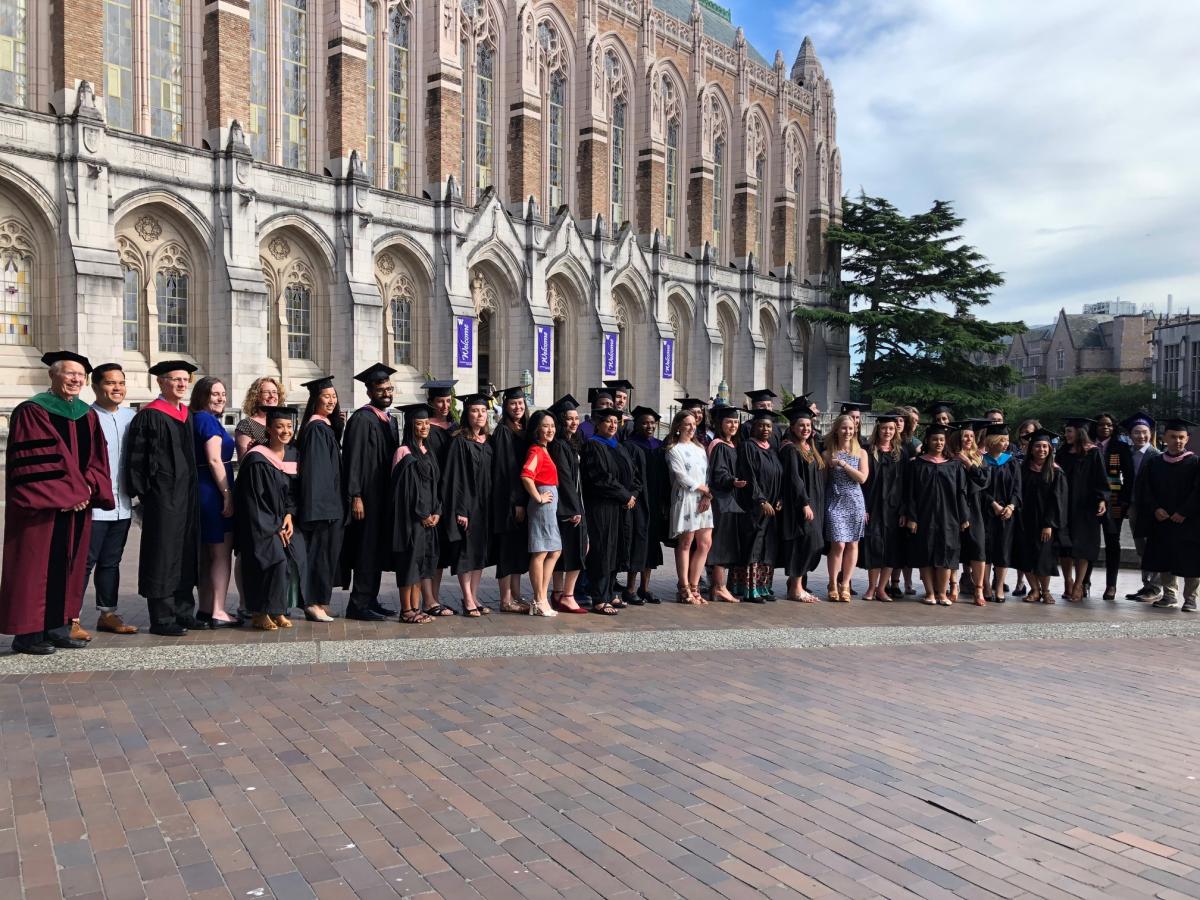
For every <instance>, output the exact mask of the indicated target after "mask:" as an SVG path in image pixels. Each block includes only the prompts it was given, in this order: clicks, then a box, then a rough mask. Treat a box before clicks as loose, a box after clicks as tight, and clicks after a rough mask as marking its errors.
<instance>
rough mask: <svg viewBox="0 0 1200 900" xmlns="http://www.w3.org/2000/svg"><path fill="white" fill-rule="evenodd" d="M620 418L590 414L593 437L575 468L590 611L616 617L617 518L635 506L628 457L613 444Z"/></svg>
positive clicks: (611, 411)
mask: <svg viewBox="0 0 1200 900" xmlns="http://www.w3.org/2000/svg"><path fill="white" fill-rule="evenodd" d="M620 415H621V414H620V413H618V412H617V411H616V410H615V409H612V408H611V407H608V408H604V409H593V410H592V419H591V421H592V424H593V425H594V426H595V433H594V434H593V435H592V436H591V437H590V438H588V440H587V441H586V442H585V443H584V445H583V454H582V460H581V461H580V469H581V472H582V475H583V503H584V508H585V510H586V515H587V530H588V541H589V543H590V546H589V548H588V553H587V561H586V567H587V574H588V580H589V581H590V582H591V590H592V612H595V613H599V614H600V615H605V616H615V615H616V614H617V609H618V607H617V605H616V604H614V603H613V602H612V601H613V590H614V587H613V575H614V573H615V572H616V570H617V566H618V564H619V563H620V561H621V555H622V553H623V548H622V547H621V538H622V528H621V519H622V516H623V515H626V514H628V513H630V512H632V511H633V507H634V506H635V505H636V503H637V492H636V490H635V481H634V471H633V465H632V464H631V462H630V458H629V457H628V456H627V455H626V454H625V453H623V452H622V451H621V448H620V446H619V445H618V443H617V428H618V426H619V424H620Z"/></svg>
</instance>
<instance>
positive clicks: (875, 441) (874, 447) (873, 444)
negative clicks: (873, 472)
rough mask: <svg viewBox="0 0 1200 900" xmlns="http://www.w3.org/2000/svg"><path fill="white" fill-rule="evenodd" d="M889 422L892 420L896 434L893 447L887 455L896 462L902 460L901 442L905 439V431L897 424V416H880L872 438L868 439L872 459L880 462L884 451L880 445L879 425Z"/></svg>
mask: <svg viewBox="0 0 1200 900" xmlns="http://www.w3.org/2000/svg"><path fill="white" fill-rule="evenodd" d="M888 422H891V423H892V425H893V426H894V427H895V429H896V434H895V435H894V436H893V437H892V449H891V450H889V451H888V453H887V455H888V456H889V457H891V458H892V460H893V461H894V462H899V461H900V456H901V450H900V442H901V441H902V440H903V437H902V434H903V432H902V431H901V429H900V426H899V425H896V420H895V418H893V417H892V416H880V417H879V418H878V419H876V420H875V427H874V428H872V429H871V439H870V440H869V441H867V447H868V448H870V449H869V450H868V452H869V453H870V454H871V459H873V460H875V461H876V462H879V457H880V456H882V455H883V452H884V451H883V449H882V448H881V447H880V446H879V445H880V440H879V426H880V425H884V424H887V423H888Z"/></svg>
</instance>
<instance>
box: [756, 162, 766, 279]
mask: <svg viewBox="0 0 1200 900" xmlns="http://www.w3.org/2000/svg"><path fill="white" fill-rule="evenodd" d="M754 178H755V181H757V183H758V227H757V228H756V229H755V234H754V261H755V263H756V264H757V266H758V269H759V271H762V270H763V269H764V268H765V267H766V254H765V253H764V252H763V248H764V247H766V231H767V230H766V229H765V228H763V222H764V221H765V218H766V215H765V212H764V210H765V209H766V206H767V185H766V178H767V157H766V154H765V153H764V154H759V157H758V159H756V160H755V161H754Z"/></svg>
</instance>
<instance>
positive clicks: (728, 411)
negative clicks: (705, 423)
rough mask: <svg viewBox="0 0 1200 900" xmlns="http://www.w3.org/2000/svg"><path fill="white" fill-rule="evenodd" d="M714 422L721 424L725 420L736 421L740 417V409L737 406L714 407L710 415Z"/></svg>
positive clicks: (722, 405)
mask: <svg viewBox="0 0 1200 900" xmlns="http://www.w3.org/2000/svg"><path fill="white" fill-rule="evenodd" d="M710 415H711V416H712V420H713V421H714V422H720V421H722V420H724V419H736V418H737V417H738V408H737V407H736V406H726V405H725V404H721V405H720V406H714V407H713V408H712V412H711V413H710Z"/></svg>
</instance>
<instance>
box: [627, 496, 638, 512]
mask: <svg viewBox="0 0 1200 900" xmlns="http://www.w3.org/2000/svg"><path fill="white" fill-rule="evenodd" d="M635 506H637V497H630V498H629V502H628V503H626V504H625V508H626V509H633V508H634V507H635Z"/></svg>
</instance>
